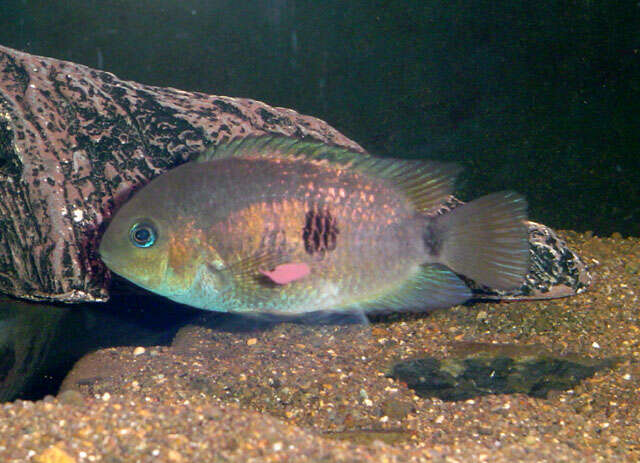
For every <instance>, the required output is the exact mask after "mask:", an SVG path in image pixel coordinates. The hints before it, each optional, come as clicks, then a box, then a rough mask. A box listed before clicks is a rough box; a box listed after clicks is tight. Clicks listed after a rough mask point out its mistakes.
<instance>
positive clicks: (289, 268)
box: [258, 263, 311, 285]
mask: <svg viewBox="0 0 640 463" xmlns="http://www.w3.org/2000/svg"><path fill="white" fill-rule="evenodd" d="M258 271H259V272H260V273H262V274H263V275H264V276H266V277H267V278H269V279H270V280H271V281H273V282H274V283H275V284H278V285H286V284H287V283H291V282H292V281H296V280H299V279H301V278H304V277H306V276H307V275H309V273H311V269H310V268H309V266H308V265H307V264H298V263H297V264H282V265H278V266H276V268H274V269H273V270H258Z"/></svg>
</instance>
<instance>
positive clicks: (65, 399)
mask: <svg viewBox="0 0 640 463" xmlns="http://www.w3.org/2000/svg"><path fill="white" fill-rule="evenodd" d="M58 402H60V403H62V404H67V405H84V404H85V399H84V395H82V393H80V392H78V391H76V390H75V389H67V390H66V391H62V392H61V393H59V394H58Z"/></svg>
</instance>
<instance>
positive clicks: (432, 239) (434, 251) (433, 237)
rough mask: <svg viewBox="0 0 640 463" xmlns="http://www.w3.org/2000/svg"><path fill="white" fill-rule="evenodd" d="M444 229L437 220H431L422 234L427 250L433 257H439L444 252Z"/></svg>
mask: <svg viewBox="0 0 640 463" xmlns="http://www.w3.org/2000/svg"><path fill="white" fill-rule="evenodd" d="M442 235H443V233H442V229H441V227H438V226H437V224H436V221H435V220H430V221H429V222H428V224H427V227H426V228H425V230H424V233H423V234H422V239H423V241H424V246H425V249H426V250H427V253H428V254H429V255H431V256H434V257H435V256H439V255H440V252H441V251H442Z"/></svg>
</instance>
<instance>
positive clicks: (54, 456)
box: [34, 445, 76, 463]
mask: <svg viewBox="0 0 640 463" xmlns="http://www.w3.org/2000/svg"><path fill="white" fill-rule="evenodd" d="M34 461H35V462H36V463H76V459H75V458H73V457H72V456H71V455H69V454H68V453H67V452H65V451H64V450H62V449H61V448H59V447H56V446H55V445H54V446H51V447H49V448H47V449H46V450H45V451H44V452H42V453H41V454H40V455H37V456H36V457H35V458H34Z"/></svg>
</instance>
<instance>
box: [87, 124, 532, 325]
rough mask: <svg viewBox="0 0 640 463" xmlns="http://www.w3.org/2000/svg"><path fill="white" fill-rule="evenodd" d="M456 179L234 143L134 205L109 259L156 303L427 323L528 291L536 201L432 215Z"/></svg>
mask: <svg viewBox="0 0 640 463" xmlns="http://www.w3.org/2000/svg"><path fill="white" fill-rule="evenodd" d="M459 172H460V167H459V166H458V165H456V164H454V163H444V162H437V161H426V160H403V159H393V158H382V157H376V156H373V155H370V154H366V153H359V152H354V151H350V150H347V149H345V148H341V147H337V146H332V145H328V144H324V143H320V142H317V141H313V140H301V139H294V138H289V137H284V136H272V135H266V136H259V137H246V138H239V139H234V140H231V141H229V142H225V143H222V144H218V145H215V146H213V147H212V148H210V149H207V150H206V151H204V152H203V153H201V154H200V155H199V156H198V157H197V158H196V159H194V160H192V161H190V162H187V163H184V164H181V165H180V166H178V167H176V168H173V169H170V170H169V171H167V172H165V173H163V174H161V175H159V176H158V177H156V178H154V179H153V180H151V181H150V182H149V183H148V184H147V185H145V186H144V187H142V188H141V189H140V190H139V191H137V192H136V193H135V194H134V195H133V196H132V197H131V198H130V199H129V200H128V201H127V202H125V203H124V204H123V205H122V206H121V208H120V209H119V210H118V211H116V213H115V214H114V216H113V218H112V220H111V222H110V223H109V225H108V227H107V229H106V231H105V232H104V235H103V237H102V240H101V243H100V247H99V254H100V256H101V258H102V260H103V261H104V263H105V264H106V266H107V267H108V268H109V269H110V270H111V271H113V272H115V273H116V274H119V275H120V276H122V277H124V278H126V279H128V280H130V281H131V282H133V283H135V284H136V285H139V286H141V287H142V288H145V289H146V290H148V291H151V292H153V293H156V294H159V295H162V296H165V297H167V298H169V299H171V300H173V301H175V302H178V303H181V304H186V305H189V306H192V307H196V308H199V309H204V310H211V311H218V312H233V313H243V314H250V313H253V314H275V315H299V314H307V313H311V312H344V313H360V314H367V313H372V312H390V311H394V312H402V311H428V310H433V309H437V308H445V307H449V306H453V305H457V304H461V303H463V302H465V301H467V300H469V299H470V298H471V297H472V292H471V290H470V289H469V286H468V285H467V284H466V282H465V281H466V279H470V280H473V281H475V282H476V283H479V284H481V285H485V286H488V287H491V288H495V289H512V288H517V287H519V286H520V285H522V283H523V280H524V277H525V275H526V274H527V271H528V266H529V243H528V239H527V228H526V225H525V221H526V216H527V203H526V200H525V198H524V197H523V196H521V195H520V194H518V193H515V192H512V191H503V192H498V193H492V194H489V195H487V196H483V197H480V198H478V199H475V200H473V201H471V202H469V203H467V204H463V205H461V206H458V207H456V208H454V209H453V210H451V211H450V212H446V213H442V214H437V213H434V211H435V210H437V209H438V207H439V206H441V205H442V203H444V202H445V200H446V199H447V198H448V197H449V196H450V195H451V194H452V192H453V189H454V187H455V180H456V177H457V175H458V174H459Z"/></svg>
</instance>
